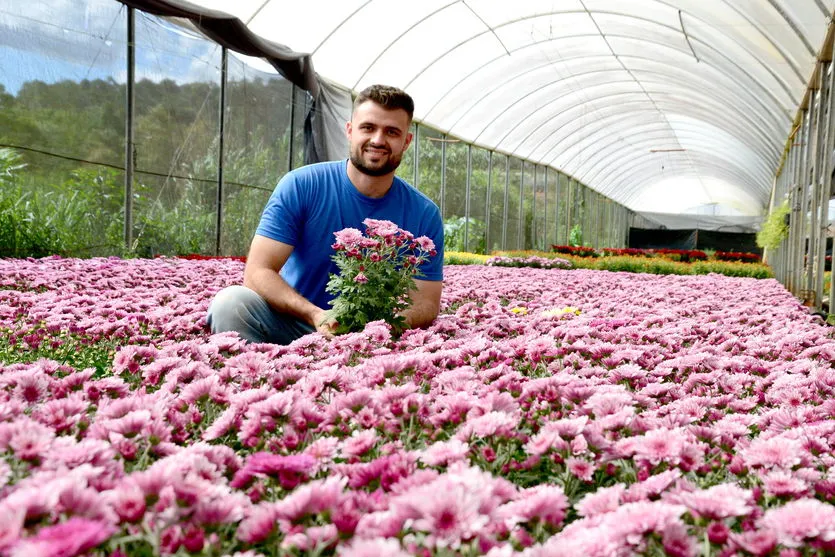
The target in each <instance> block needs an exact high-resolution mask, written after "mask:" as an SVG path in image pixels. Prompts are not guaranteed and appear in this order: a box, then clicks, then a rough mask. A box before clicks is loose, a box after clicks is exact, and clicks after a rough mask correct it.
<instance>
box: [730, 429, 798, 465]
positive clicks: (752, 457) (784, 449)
mask: <svg viewBox="0 0 835 557" xmlns="http://www.w3.org/2000/svg"><path fill="white" fill-rule="evenodd" d="M802 454H803V445H802V443H801V442H800V441H798V440H797V439H788V438H786V437H772V438H771V439H763V438H761V437H758V438H756V439H754V440H753V441H751V444H750V445H748V447H747V448H746V449H744V450H743V451H742V459H743V462H744V463H745V465H746V466H748V467H749V468H755V467H757V466H762V467H763V468H774V467H777V468H782V469H784V470H788V469H791V468H792V467H794V466H797V465H798V464H800V463H801V456H802Z"/></svg>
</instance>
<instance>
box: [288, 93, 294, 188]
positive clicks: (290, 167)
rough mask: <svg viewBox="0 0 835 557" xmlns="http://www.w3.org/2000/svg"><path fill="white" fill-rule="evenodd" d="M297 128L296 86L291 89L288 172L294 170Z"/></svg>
mask: <svg viewBox="0 0 835 557" xmlns="http://www.w3.org/2000/svg"><path fill="white" fill-rule="evenodd" d="M295 130H296V86H295V84H294V85H293V88H292V89H291V91H290V144H289V145H288V150H289V153H288V155H287V172H290V171H291V170H293V146H294V144H295V142H296V140H295V135H296V133H295Z"/></svg>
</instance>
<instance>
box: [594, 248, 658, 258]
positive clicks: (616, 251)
mask: <svg viewBox="0 0 835 557" xmlns="http://www.w3.org/2000/svg"><path fill="white" fill-rule="evenodd" d="M603 255H607V256H612V255H630V256H634V257H653V255H654V254H653V252H652V250H647V249H640V248H603Z"/></svg>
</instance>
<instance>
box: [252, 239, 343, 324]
mask: <svg viewBox="0 0 835 557" xmlns="http://www.w3.org/2000/svg"><path fill="white" fill-rule="evenodd" d="M291 253H293V246H291V245H290V244H285V243H283V242H279V241H277V240H273V239H271V238H267V237H266V236H258V235H256V236H255V237H254V238H253V239H252V245H251V246H250V248H249V255H247V258H246V268H245V269H244V286H246V287H247V288H249V289H251V290H254V291H255V292H257V293H258V294H259V295H260V296H261V297H262V298H264V299H265V300H267V303H268V304H270V305H271V306H272V307H273V308H275V310H276V311H279V312H281V313H288V314H290V315H294V316H296V317H298V318H299V319H301V320H302V321H305V322H307V323H309V324H310V325H312V326H313V327H316V329H317V330H318V331H319V332H321V333H325V334H331V333H332V328H333V321H329V322H328V323H324V324H323V322H324V321H325V320H326V313H325V310H324V309H322V308H320V307H319V306H317V305H315V304H313V303H312V302H310V301H309V300H308V299H307V298H305V297H304V296H302V295H301V294H299V293H298V292H296V291H295V290H294V289H293V287H291V286H290V285H289V284H287V281H285V280H284V278H282V277H281V275H279V274H278V273H279V271H281V268H282V267H283V266H284V264H285V263H286V262H287V259H288V258H289V257H290V254H291Z"/></svg>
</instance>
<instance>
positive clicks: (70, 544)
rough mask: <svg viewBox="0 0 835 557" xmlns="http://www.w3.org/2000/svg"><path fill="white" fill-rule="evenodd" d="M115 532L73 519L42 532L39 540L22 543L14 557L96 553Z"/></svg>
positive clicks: (35, 538)
mask: <svg viewBox="0 0 835 557" xmlns="http://www.w3.org/2000/svg"><path fill="white" fill-rule="evenodd" d="M115 530H116V528H115V527H114V526H111V525H109V524H105V523H103V522H99V521H95V520H87V519H85V518H70V519H69V520H67V521H66V522H62V523H61V524H56V525H55V526H47V527H44V528H41V529H40V530H38V533H37V534H36V535H35V536H33V537H31V538H26V539H25V540H22V541H20V542H19V543H18V544H17V545H16V546H15V547H14V549H13V550H12V557H73V556H75V555H79V554H82V553H84V552H86V551H88V550H90V549H93V548H94V547H96V546H97V545H99V544H100V543H102V542H103V541H104V540H106V539H107V538H109V537H110V536H111V535H112V534H113V532H115Z"/></svg>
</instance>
